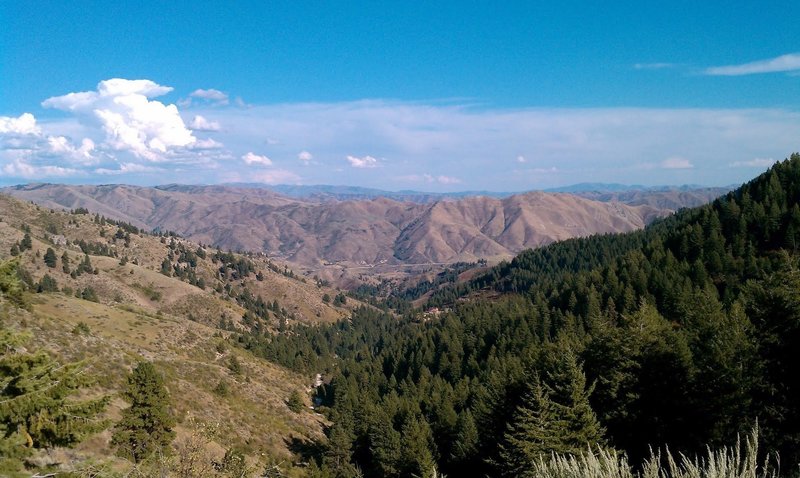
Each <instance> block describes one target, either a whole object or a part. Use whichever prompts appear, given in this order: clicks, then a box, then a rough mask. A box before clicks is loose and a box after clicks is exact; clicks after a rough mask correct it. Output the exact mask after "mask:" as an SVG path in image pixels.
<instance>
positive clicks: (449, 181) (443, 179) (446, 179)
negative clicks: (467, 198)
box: [436, 176, 461, 184]
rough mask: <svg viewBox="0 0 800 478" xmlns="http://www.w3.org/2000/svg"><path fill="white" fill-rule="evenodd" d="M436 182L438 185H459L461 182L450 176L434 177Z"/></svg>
mask: <svg viewBox="0 0 800 478" xmlns="http://www.w3.org/2000/svg"><path fill="white" fill-rule="evenodd" d="M436 182H438V183H439V184H460V183H461V180H460V179H458V178H454V177H452V176H436Z"/></svg>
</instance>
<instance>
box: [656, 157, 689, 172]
mask: <svg viewBox="0 0 800 478" xmlns="http://www.w3.org/2000/svg"><path fill="white" fill-rule="evenodd" d="M660 166H661V167H662V168H664V169H692V168H693V167H694V165H693V164H692V162H691V161H689V160H688V159H686V158H681V157H679V156H672V157H670V158H667V159H665V160H664V161H661V164H660Z"/></svg>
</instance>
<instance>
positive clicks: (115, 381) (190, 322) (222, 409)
mask: <svg viewBox="0 0 800 478" xmlns="http://www.w3.org/2000/svg"><path fill="white" fill-rule="evenodd" d="M49 249H52V250H53V251H54V253H55V255H54V256H53V255H51V254H48V250H49ZM48 257H54V258H55V261H50V263H49V264H48V263H47V262H46V259H47V258H48ZM12 258H13V259H14V260H15V261H17V263H18V266H17V268H18V271H19V276H20V279H21V280H22V282H23V283H24V284H25V285H26V288H27V290H28V292H26V296H27V299H28V302H29V303H30V307H29V308H28V309H27V310H25V309H16V308H13V307H10V306H9V305H7V303H6V301H5V300H4V299H3V298H2V297H1V295H2V294H0V326H2V328H3V329H4V330H6V329H10V330H18V331H22V332H26V333H29V334H30V335H32V337H33V338H32V341H31V344H30V346H31V347H34V349H37V350H39V349H41V350H47V351H48V352H49V353H51V354H53V355H54V356H56V357H57V358H58V359H59V360H61V361H74V360H81V359H86V360H87V362H86V363H87V365H86V370H85V373H87V374H89V375H91V376H93V377H97V378H98V379H99V383H98V384H97V385H96V387H95V388H94V389H93V390H92V391H91V393H101V394H110V395H111V396H112V397H113V398H114V400H113V401H112V403H111V406H110V407H109V410H108V412H107V417H108V418H110V419H111V420H112V421H115V420H117V419H118V418H119V414H120V410H121V409H122V408H124V407H125V406H127V405H126V404H125V403H124V402H123V401H122V400H121V399H120V398H118V392H119V391H120V390H121V389H122V388H123V387H124V386H125V376H126V373H127V371H128V370H130V369H131V368H132V366H134V365H135V363H136V362H137V361H138V360H141V359H146V360H150V361H153V362H154V363H156V365H157V367H158V369H159V370H160V371H161V372H162V373H164V374H165V376H166V379H167V380H166V382H167V387H168V388H169V391H170V395H171V397H172V401H173V406H172V409H173V412H174V413H175V415H176V417H177V419H178V426H177V432H178V438H177V440H176V442H175V446H176V448H177V449H178V451H180V449H181V446H182V444H185V443H187V442H188V441H190V440H191V439H192V437H193V436H195V435H196V434H197V433H201V432H202V430H200V428H198V427H201V425H202V426H205V425H214V426H218V428H219V430H218V433H216V434H215V436H214V437H213V438H209V441H208V443H207V445H208V446H207V448H208V449H207V450H206V453H207V456H208V457H209V459H215V460H217V461H219V460H221V458H222V454H223V453H224V451H225V449H227V448H231V447H236V448H237V449H241V450H244V451H245V452H246V454H247V456H248V460H249V462H250V463H251V464H252V465H253V466H260V467H262V469H263V465H264V462H265V460H275V461H284V462H285V466H284V468H291V467H292V462H293V461H295V460H297V459H298V458H297V457H296V456H294V450H293V445H292V443H294V442H298V441H299V442H304V441H308V440H322V441H324V435H323V434H322V428H323V424H324V423H323V422H324V420H323V419H322V418H321V416H320V415H317V414H315V413H313V412H310V411H307V410H304V411H301V412H299V413H296V412H293V411H291V410H289V408H288V406H287V404H286V401H287V398H288V397H289V396H290V395H291V394H292V393H295V392H297V393H300V394H301V396H305V397H306V398H305V399H304V400H305V401H306V404H307V405H308V404H309V403H310V397H308V393H307V390H308V389H309V387H310V386H311V384H312V377H304V376H301V375H299V374H297V373H294V372H291V371H289V370H286V369H284V368H283V367H279V366H277V365H274V364H272V363H269V362H267V361H266V360H263V359H260V358H258V357H255V356H253V355H252V354H250V353H249V352H248V351H247V350H245V349H243V348H241V347H238V346H237V345H236V340H235V338H236V337H237V335H238V333H243V334H244V336H247V332H248V331H251V332H255V333H264V332H270V331H277V330H280V329H281V327H282V326H283V324H286V323H288V324H291V323H293V322H306V323H314V322H318V321H323V320H325V321H333V320H336V319H340V318H343V317H345V316H346V315H347V314H348V313H349V309H351V308H352V307H355V306H357V305H358V302H357V301H355V300H353V299H347V301H346V304H345V306H342V307H334V306H333V305H332V304H330V303H328V302H330V300H325V299H324V298H323V297H324V295H325V294H327V295H328V296H334V295H335V294H336V293H337V291H335V290H334V289H331V288H328V287H325V286H322V285H317V284H315V283H313V282H311V281H309V280H306V279H302V278H299V277H296V276H295V275H294V274H293V273H292V272H291V271H290V270H289V269H287V268H285V266H283V265H280V266H279V265H278V264H277V263H275V262H272V261H270V260H268V259H267V258H266V257H263V256H262V255H259V254H254V255H241V254H227V253H222V252H219V251H215V250H214V249H212V248H208V247H202V246H200V245H199V244H197V243H193V242H191V241H189V240H186V239H182V238H178V237H172V236H157V235H151V234H146V233H143V232H141V231H137V230H136V229H135V227H132V226H131V225H129V224H124V223H112V222H109V221H104V220H101V219H100V218H99V217H96V216H94V215H92V214H86V213H84V212H83V211H75V212H73V213H64V212H60V211H55V210H52V209H49V208H45V207H41V206H38V205H34V204H30V203H25V202H21V201H19V200H17V199H14V198H11V197H9V196H6V195H2V194H0V263H2V262H4V261H6V260H9V259H12ZM65 259H66V260H65ZM48 260H49V259H48ZM258 303H262V304H266V306H265V307H264V308H262V309H259V307H258ZM233 362H236V363H238V364H239V365H238V367H236V368H235V369H234V368H233V367H232V366H231V363H233ZM220 387H223V388H224V390H225V393H221V392H220V391H219V390H220ZM203 424H205V425H203ZM109 438H110V431H108V430H106V431H105V432H103V433H101V434H99V435H97V436H94V437H92V438H90V439H89V440H88V441H86V442H85V443H83V444H81V445H80V446H79V447H78V450H77V451H73V450H66V451H65V450H61V451H59V450H55V451H52V453H51V452H47V453H46V454H44V455H41V456H39V458H38V459H41V460H45V461H46V462H48V463H49V462H50V461H53V462H58V463H62V464H64V465H66V464H69V463H75V462H86V460H90V461H92V460H101V461H106V460H110V458H109V457H110V456H111V450H110V445H109ZM43 463H44V462H43ZM209 465H210V462H209ZM108 466H111V467H112V468H119V471H120V473H118V474H120V475H122V474H125V473H126V472H125V470H126V466H128V467H129V465H126V464H125V463H124V462H123V461H121V460H116V461H114V460H112V461H111V462H110V464H109V465H108ZM100 475H102V473H101V474H100ZM100 475H92V476H100ZM28 476H30V475H28ZM82 476H83V475H82ZM86 476H88V475H86ZM113 476H116V475H113ZM198 476H199V475H198ZM293 476H294V475H293Z"/></svg>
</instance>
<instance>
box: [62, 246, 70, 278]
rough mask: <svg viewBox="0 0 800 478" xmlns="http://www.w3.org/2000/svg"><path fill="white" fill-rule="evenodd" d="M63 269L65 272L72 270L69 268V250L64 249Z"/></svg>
mask: <svg viewBox="0 0 800 478" xmlns="http://www.w3.org/2000/svg"><path fill="white" fill-rule="evenodd" d="M61 270H62V271H64V274H69V273H70V270H69V254H67V251H64V253H63V254H61Z"/></svg>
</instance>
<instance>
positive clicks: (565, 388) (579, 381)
mask: <svg viewBox="0 0 800 478" xmlns="http://www.w3.org/2000/svg"><path fill="white" fill-rule="evenodd" d="M551 358H554V359H555V363H554V366H553V368H552V370H548V371H547V373H546V376H547V378H546V381H545V380H542V379H541V378H540V377H539V376H538V374H534V377H533V380H532V381H531V385H530V388H529V390H528V393H527V394H526V395H525V397H524V401H523V402H522V403H521V404H520V405H519V406H518V407H517V412H516V417H515V418H514V419H512V420H511V421H510V422H509V425H508V429H507V431H506V434H505V436H504V437H503V442H502V443H501V445H500V452H499V458H500V467H501V468H502V470H503V474H504V476H526V473H528V472H529V470H530V469H531V464H532V463H533V462H534V461H536V460H538V459H539V458H540V457H541V456H542V455H548V454H551V453H559V454H578V453H581V452H583V451H585V450H586V447H587V446H594V445H597V444H598V443H602V439H603V429H602V427H601V426H600V422H599V421H598V420H597V417H596V416H595V414H594V412H593V411H592V408H591V406H590V405H589V395H590V393H591V388H590V389H587V387H586V376H585V375H584V374H583V371H582V370H581V367H580V364H578V361H577V358H576V356H575V354H574V352H572V351H571V350H570V349H569V348H565V346H564V345H561V346H560V347H559V348H558V349H556V352H555V356H554V357H551Z"/></svg>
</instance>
